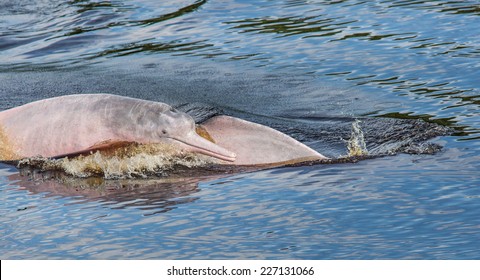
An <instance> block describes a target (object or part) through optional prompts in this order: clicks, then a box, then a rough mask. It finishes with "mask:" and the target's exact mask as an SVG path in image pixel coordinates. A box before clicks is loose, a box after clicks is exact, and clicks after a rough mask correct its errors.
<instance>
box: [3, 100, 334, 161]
mask: <svg viewBox="0 0 480 280" xmlns="http://www.w3.org/2000/svg"><path fill="white" fill-rule="evenodd" d="M196 131H202V133H201V134H202V136H203V137H202V136H200V135H198V134H197V132H196ZM125 143H140V144H148V143H167V144H172V145H175V146H176V147H178V148H179V149H182V150H184V151H188V152H197V153H201V154H205V155H208V156H212V157H215V158H218V159H220V160H222V161H223V164H233V165H263V164H279V163H283V162H292V161H294V162H298V161H302V160H316V159H325V157H324V156H323V155H321V154H319V153H318V152H316V151H314V150H312V149H310V148H309V147H307V146H305V145H303V144H301V143H300V142H298V141H296V140H294V139H293V138H291V137H289V136H287V135H285V134H283V133H281V132H279V131H276V130H274V129H272V128H269V127H266V126H263V125H259V124H255V123H251V122H247V121H244V120H241V119H237V118H233V117H227V116H217V117H213V118H211V119H209V120H207V121H206V122H205V123H204V124H202V125H200V126H199V127H196V126H195V123H194V120H193V118H192V117H191V116H189V115H187V114H185V113H183V112H180V111H177V110H175V109H173V108H172V107H171V106H169V105H167V104H164V103H159V102H153V101H146V100H141V99H135V98H129V97H123V96H117V95H110V94H78V95H67V96H61V97H55V98H50V99H45V100H40V101H36V102H32V103H28V104H25V105H23V106H20V107H16V108H12V109H9V110H6V111H3V112H0V145H1V146H2V147H0V159H1V160H16V159H21V158H26V157H32V156H37V155H40V156H44V157H63V156H73V155H78V154H82V153H87V152H90V151H95V150H101V149H106V148H112V147H117V146H121V145H123V144H125Z"/></svg>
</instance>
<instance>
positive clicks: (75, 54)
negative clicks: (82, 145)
mask: <svg viewBox="0 0 480 280" xmlns="http://www.w3.org/2000/svg"><path fill="white" fill-rule="evenodd" d="M479 16H480V6H479V4H478V1H356V0H352V1H300V0H298V1H267V0H263V1H262V0H259V1H230V0H225V1H213V0H210V1H194V0H186V1H148V0H143V1H141V0H139V1H65V2H61V3H59V1H54V0H50V1H49V0H44V1H34V2H31V1H14V2H12V1H0V84H1V86H0V107H1V108H0V109H7V108H10V107H13V106H17V105H21V104H24V103H26V102H30V101H33V100H37V99H41V98H45V97H50V96H58V95H64V94H71V93H84V92H108V93H116V94H122V95H128V96H132V97H139V98H144V99H150V100H157V101H163V102H167V103H171V104H180V103H185V102H203V103H206V104H210V105H214V106H216V107H217V108H220V109H223V110H224V111H226V112H229V113H232V114H237V115H239V116H242V117H245V118H248V119H251V120H261V119H264V118H275V119H279V118H280V119H282V120H284V122H285V126H286V127H293V128H295V127H296V126H297V125H298V126H300V125H301V124H302V123H303V122H305V120H309V125H312V123H313V124H315V120H319V119H320V118H326V117H328V118H330V119H332V120H335V119H342V118H345V117H348V118H351V117H360V116H361V117H370V118H375V117H380V116H384V117H385V116H386V117H390V118H417V119H422V120H426V121H430V122H435V123H438V124H443V125H447V126H449V127H451V128H452V129H454V133H453V135H451V136H443V137H437V138H435V139H433V140H432V141H433V142H434V143H437V144H440V145H442V146H443V149H442V151H440V152H438V153H436V154H433V155H429V154H427V155H410V154H398V155H394V156H388V157H382V158H375V159H369V160H364V161H360V162H357V163H346V164H333V165H314V166H305V167H289V168H277V169H272V170H263V171H255V172H247V173H240V174H231V175H225V176H208V177H205V176H202V177H194V178H183V179H182V178H176V179H168V178H167V179H153V178H152V179H145V180H139V179H136V180H124V181H111V182H104V181H101V180H100V181H98V180H97V181H95V179H91V180H90V181H88V180H80V179H67V180H65V181H62V182H59V181H55V180H48V179H45V178H42V174H37V175H35V178H32V176H27V175H20V174H19V170H17V169H16V168H14V167H11V166H8V165H0V193H1V203H0V258H2V259H218V258H226V259H479V258H480V250H479V249H478V248H480V210H479V208H480V207H478V206H479V205H480V175H479V171H480V142H479V139H480V125H479V123H480V113H479V109H480V108H479V104H480V79H479V78H478V77H480V60H479V59H480V36H479V35H480V34H479V31H478V26H480V17H479ZM334 124H335V122H334V121H332V125H334ZM32 125H34V124H32ZM322 125H324V123H322ZM300 136H301V135H300ZM308 141H310V142H308ZM308 141H307V142H308V143H307V144H309V145H311V146H313V147H315V148H316V149H319V150H322V146H321V145H319V143H321V141H320V139H319V141H318V142H316V141H312V139H310V138H309V139H308ZM367 144H368V143H367ZM324 149H325V150H326V151H327V153H328V154H329V155H331V156H332V155H333V156H339V155H341V154H342V153H343V152H344V150H342V148H339V147H336V146H328V147H324Z"/></svg>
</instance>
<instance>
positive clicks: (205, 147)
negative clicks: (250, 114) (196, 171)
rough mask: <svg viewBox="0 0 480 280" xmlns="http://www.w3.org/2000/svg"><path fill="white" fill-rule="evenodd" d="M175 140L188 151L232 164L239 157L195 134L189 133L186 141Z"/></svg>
mask: <svg viewBox="0 0 480 280" xmlns="http://www.w3.org/2000/svg"><path fill="white" fill-rule="evenodd" d="M175 140H177V141H179V142H181V143H182V144H184V145H186V146H187V147H186V149H187V150H188V151H190V152H197V153H201V154H204V155H207V156H211V157H214V158H218V159H221V160H225V161H230V162H234V161H235V160H236V158H237V155H236V154H235V153H234V152H231V151H229V150H227V149H225V148H222V147H220V146H218V145H217V144H215V143H213V142H210V141H208V140H207V139H205V138H203V137H201V136H200V135H198V134H197V133H195V132H192V133H189V134H188V135H187V137H185V138H184V139H177V138H175Z"/></svg>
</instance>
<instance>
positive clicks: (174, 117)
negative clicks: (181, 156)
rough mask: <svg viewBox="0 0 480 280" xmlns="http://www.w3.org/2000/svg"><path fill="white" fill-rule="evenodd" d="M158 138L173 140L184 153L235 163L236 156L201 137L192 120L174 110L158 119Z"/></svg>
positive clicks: (167, 111) (170, 109) (164, 113)
mask: <svg viewBox="0 0 480 280" xmlns="http://www.w3.org/2000/svg"><path fill="white" fill-rule="evenodd" d="M158 121H159V124H160V125H159V126H158V128H159V130H158V131H157V135H158V137H165V138H170V139H173V140H175V143H176V144H178V145H180V146H181V147H182V148H184V149H185V150H186V151H189V152H197V153H201V154H204V155H208V156H212V157H215V158H218V159H221V160H225V161H230V162H233V161H235V158H236V154H235V153H233V152H231V151H229V150H227V149H225V148H222V147H220V146H218V145H217V144H215V143H213V142H211V141H209V140H207V139H205V138H203V137H201V136H200V135H198V134H197V132H196V130H195V121H194V120H193V118H192V117H191V116H190V115H188V114H186V113H183V112H180V111H178V110H176V109H174V108H171V107H170V108H169V110H166V111H164V112H163V113H162V114H161V116H160V118H159V120H158Z"/></svg>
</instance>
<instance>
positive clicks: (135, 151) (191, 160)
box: [18, 144, 216, 179]
mask: <svg viewBox="0 0 480 280" xmlns="http://www.w3.org/2000/svg"><path fill="white" fill-rule="evenodd" d="M213 163H216V160H215V159H213V158H210V157H207V156H203V155H199V154H193V153H187V152H183V151H180V150H178V149H175V148H174V147H172V146H171V145H165V144H146V145H141V144H131V145H129V146H126V147H123V148H119V149H115V150H109V151H96V152H94V153H91V154H88V155H80V156H77V157H73V158H62V159H49V158H44V157H32V158H27V159H23V160H21V161H19V163H18V167H19V168H34V169H39V170H42V171H61V172H64V173H66V174H68V175H71V176H73V177H77V178H87V177H103V178H105V179H129V178H146V177H148V176H151V175H157V176H161V177H164V176H168V174H169V172H170V171H173V170H174V169H175V168H177V167H186V168H195V167H202V166H207V165H210V164H213Z"/></svg>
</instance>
